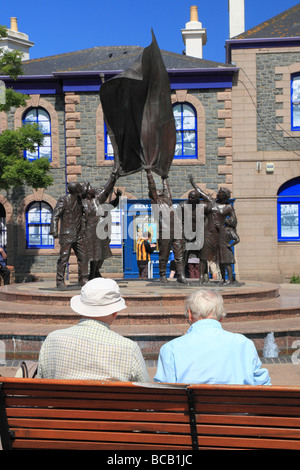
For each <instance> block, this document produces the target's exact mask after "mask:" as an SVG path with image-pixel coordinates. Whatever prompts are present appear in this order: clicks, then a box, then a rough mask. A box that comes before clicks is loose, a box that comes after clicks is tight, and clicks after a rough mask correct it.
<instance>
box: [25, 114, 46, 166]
mask: <svg viewBox="0 0 300 470" xmlns="http://www.w3.org/2000/svg"><path fill="white" fill-rule="evenodd" d="M23 124H24V125H25V124H38V126H39V129H40V131H41V132H42V133H43V134H44V140H43V144H42V145H40V146H36V148H35V151H34V152H30V151H29V150H26V151H25V152H24V154H25V155H24V156H25V158H27V159H28V160H37V159H38V158H42V157H45V158H48V159H49V160H50V161H52V149H51V121H50V116H49V114H48V112H47V111H46V110H45V109H44V108H30V109H29V110H28V111H26V113H25V114H24V116H23Z"/></svg>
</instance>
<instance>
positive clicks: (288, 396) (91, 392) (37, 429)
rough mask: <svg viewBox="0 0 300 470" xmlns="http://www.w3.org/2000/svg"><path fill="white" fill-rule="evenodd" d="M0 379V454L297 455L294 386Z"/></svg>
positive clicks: (298, 398)
mask: <svg viewBox="0 0 300 470" xmlns="http://www.w3.org/2000/svg"><path fill="white" fill-rule="evenodd" d="M0 382H1V384H0V400H1V401H0V432H1V440H2V446H3V448H4V449H71V450H73V449H74V450H75V449H78V450H156V451H159V450H188V449H189V450H192V449H193V450H197V449H297V450H300V387H251V386H226V385H224V386H222V385H220V386H218V385H173V384H133V383H124V382H94V381H62V380H38V379H17V378H2V377H1V378H0Z"/></svg>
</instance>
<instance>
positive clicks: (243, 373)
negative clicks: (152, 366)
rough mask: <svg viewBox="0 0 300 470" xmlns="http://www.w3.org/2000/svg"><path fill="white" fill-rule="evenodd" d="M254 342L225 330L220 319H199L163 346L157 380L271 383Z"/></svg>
mask: <svg viewBox="0 0 300 470" xmlns="http://www.w3.org/2000/svg"><path fill="white" fill-rule="evenodd" d="M261 365H262V363H261V360H260V359H259V357H258V354H257V351H256V348H255V346H254V343H253V342H252V341H251V340H250V339H248V338H246V336H244V335H241V334H238V333H231V332H228V331H225V330H224V329H223V328H222V326H221V324H220V322H218V321H217V320H211V319H206V320H199V321H197V322H196V323H193V324H192V325H191V327H190V328H189V330H188V331H187V333H186V334H185V335H184V336H180V337H178V338H175V339H173V340H172V341H170V342H169V343H166V344H164V345H163V346H162V348H161V350H160V353H159V358H158V364H157V372H156V375H155V377H154V381H155V382H169V383H188V384H195V383H206V384H239V385H242V384H244V385H271V380H270V377H269V372H268V370H267V369H263V368H261Z"/></svg>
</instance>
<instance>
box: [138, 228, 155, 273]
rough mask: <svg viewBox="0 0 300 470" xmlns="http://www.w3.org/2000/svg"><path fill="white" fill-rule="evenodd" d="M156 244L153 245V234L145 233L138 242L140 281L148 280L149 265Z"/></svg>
mask: <svg viewBox="0 0 300 470" xmlns="http://www.w3.org/2000/svg"><path fill="white" fill-rule="evenodd" d="M155 247H156V244H155V243H151V233H150V232H144V233H143V235H142V236H141V237H139V238H138V240H137V242H136V260H137V265H138V269H139V279H148V263H149V261H151V254H152V253H153V251H154V250H155Z"/></svg>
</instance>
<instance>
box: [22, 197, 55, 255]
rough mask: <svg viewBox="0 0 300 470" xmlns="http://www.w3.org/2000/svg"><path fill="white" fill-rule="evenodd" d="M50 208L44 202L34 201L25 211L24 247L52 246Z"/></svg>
mask: <svg viewBox="0 0 300 470" xmlns="http://www.w3.org/2000/svg"><path fill="white" fill-rule="evenodd" d="M51 216H52V208H51V206H49V204H47V203H46V202H43V201H42V202H34V203H32V204H31V205H30V206H28V208H27V211H26V247H27V248H54V238H53V237H52V235H50V233H49V232H50V223H51Z"/></svg>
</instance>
